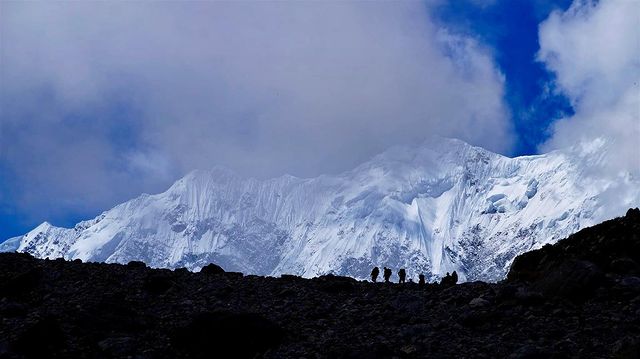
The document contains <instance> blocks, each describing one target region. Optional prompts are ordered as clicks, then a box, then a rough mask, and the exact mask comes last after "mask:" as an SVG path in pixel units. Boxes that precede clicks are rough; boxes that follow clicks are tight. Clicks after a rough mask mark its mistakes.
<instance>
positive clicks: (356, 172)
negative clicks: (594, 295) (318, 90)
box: [0, 137, 640, 281]
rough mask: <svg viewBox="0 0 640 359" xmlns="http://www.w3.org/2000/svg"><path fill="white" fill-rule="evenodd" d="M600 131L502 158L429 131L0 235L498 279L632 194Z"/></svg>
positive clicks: (205, 174) (154, 262) (74, 249)
mask: <svg viewBox="0 0 640 359" xmlns="http://www.w3.org/2000/svg"><path fill="white" fill-rule="evenodd" d="M606 148H607V143H606V141H595V142H593V143H589V144H587V145H576V146H575V147H572V148H568V149H564V150H557V151H553V152H550V153H546V154H542V155H535V156H522V157H514V158H509V157H505V156H502V155H499V154H496V153H492V152H490V151H488V150H485V149H482V148H480V147H474V146H471V145H469V144H467V143H465V142H463V141H460V140H455V139H447V138H438V137H433V138H429V139H428V140H426V141H425V142H423V143H420V144H417V145H402V146H396V147H393V148H391V149H389V150H387V151H385V152H383V153H381V154H379V155H377V156H375V157H374V158H372V159H371V160H369V161H367V162H365V163H363V164H361V165H359V166H357V167H356V168H354V169H352V170H349V171H346V172H344V173H341V174H338V175H321V176H318V177H315V178H298V177H294V176H290V175H284V176H281V177H278V178H272V179H266V180H261V179H256V178H245V177H243V176H240V175H238V174H237V173H235V172H234V171H232V170H229V169H226V168H223V167H215V168H213V169H211V170H196V171H193V172H191V173H189V174H188V175H186V176H185V177H183V178H182V179H180V180H178V181H177V182H175V183H174V184H173V185H172V186H171V187H170V188H169V189H168V190H167V191H165V192H163V193H160V194H154V195H149V194H143V195H141V196H139V197H138V198H135V199H132V200H130V201H128V202H125V203H122V204H120V205H118V206H116V207H114V208H113V209H110V210H108V211H106V212H103V213H102V214H100V215H99V216H98V217H96V218H94V219H91V220H88V221H83V222H80V223H78V224H77V225H75V227H74V228H60V227H55V226H53V225H51V224H49V223H47V222H45V223H42V224H41V225H39V226H38V227H36V228H35V229H33V230H32V231H30V232H29V233H27V234H25V235H23V236H20V237H16V238H12V239H10V240H8V241H7V242H5V243H2V244H0V251H14V250H17V251H19V252H28V253H30V254H32V255H34V256H36V257H40V258H59V257H62V258H65V259H69V260H71V259H81V260H83V261H98V262H117V263H127V262H129V261H132V260H138V261H143V262H145V263H147V264H148V265H149V266H151V267H161V268H178V267H185V268H187V269H189V270H194V271H197V270H199V269H200V268H202V267H203V266H204V265H206V264H208V263H210V262H214V263H216V264H218V265H220V266H222V267H223V268H224V269H226V270H228V271H239V272H243V273H245V274H256V275H272V276H277V275H280V274H284V273H287V274H296V275H301V276H304V277H313V276H318V275H322V274H328V273H333V274H337V275H347V276H352V277H355V278H366V277H367V276H368V274H369V272H370V271H371V268H372V267H373V266H388V267H391V268H395V269H398V268H401V267H402V268H406V270H407V274H408V277H409V278H416V277H417V275H418V274H419V273H424V274H425V275H426V277H427V278H428V279H429V280H431V281H433V280H437V279H439V278H441V277H442V276H443V275H444V273H446V272H451V271H454V270H456V271H457V272H458V273H459V276H460V278H461V280H463V281H475V280H483V281H498V280H501V279H502V278H504V276H505V275H506V273H507V271H508V269H509V266H510V265H511V262H512V261H513V259H514V258H515V257H516V256H517V255H518V254H521V253H523V252H526V251H529V250H532V249H537V248H540V247H542V246H543V245H545V244H548V243H555V242H556V241H558V240H560V239H562V238H564V237H566V236H568V235H569V234H572V233H574V232H576V231H578V230H580V229H582V228H584V227H587V226H591V225H594V224H596V223H599V222H601V221H603V220H605V219H609V218H612V217H616V216H619V215H623V214H624V212H625V211H626V209H628V208H629V207H635V206H638V205H639V204H640V183H639V182H640V181H639V180H638V178H637V176H634V175H633V174H632V173H631V172H621V173H609V172H607V171H602V170H599V168H601V167H602V166H601V165H602V162H603V161H606V157H605V156H602V155H601V154H602V153H603V152H606Z"/></svg>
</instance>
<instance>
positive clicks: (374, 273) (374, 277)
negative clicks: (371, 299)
mask: <svg viewBox="0 0 640 359" xmlns="http://www.w3.org/2000/svg"><path fill="white" fill-rule="evenodd" d="M378 274H380V269H378V267H374V268H373V270H372V271H371V281H372V282H373V283H375V282H376V281H377V280H378Z"/></svg>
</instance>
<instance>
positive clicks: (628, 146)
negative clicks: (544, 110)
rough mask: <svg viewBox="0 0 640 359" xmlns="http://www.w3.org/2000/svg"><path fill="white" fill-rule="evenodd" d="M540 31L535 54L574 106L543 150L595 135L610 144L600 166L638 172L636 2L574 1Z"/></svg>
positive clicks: (639, 21) (639, 28)
mask: <svg viewBox="0 0 640 359" xmlns="http://www.w3.org/2000/svg"><path fill="white" fill-rule="evenodd" d="M539 34H540V52H539V53H538V58H539V60H541V61H543V62H544V63H545V64H546V66H547V67H548V68H549V69H550V70H551V71H553V72H554V73H555V74H556V76H557V80H556V84H555V85H556V86H557V88H558V90H560V91H563V92H564V93H565V94H567V95H568V97H569V98H570V99H571V101H572V105H573V107H574V110H575V115H574V116H572V117H570V118H565V119H562V120H559V121H558V122H556V123H555V124H554V125H553V127H552V137H551V138H550V140H549V141H547V142H546V143H545V144H543V146H542V149H543V150H545V151H546V150H549V149H555V148H561V147H568V146H573V145H575V144H577V143H581V142H582V143H587V142H592V141H593V140H594V139H598V140H599V141H600V142H602V143H607V145H606V147H607V148H608V152H607V153H606V156H605V157H604V158H603V159H602V165H603V168H602V169H604V170H605V171H607V172H609V173H617V172H626V173H630V174H631V175H633V176H640V2H637V1H630V0H629V1H625V0H601V1H598V2H594V1H581V0H576V1H574V3H573V4H572V6H571V7H570V8H569V9H568V10H567V11H566V12H554V13H552V14H551V16H549V18H548V19H547V20H546V21H544V22H543V23H542V24H541V25H540V33H539ZM594 160H595V159H594Z"/></svg>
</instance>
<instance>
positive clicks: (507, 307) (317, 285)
mask: <svg viewBox="0 0 640 359" xmlns="http://www.w3.org/2000/svg"><path fill="white" fill-rule="evenodd" d="M639 263H640V210H638V209H635V210H629V212H628V213H627V215H626V216H625V217H621V218H617V219H613V220H611V221H607V222H604V223H602V224H600V225H597V226H595V227H592V228H588V229H585V230H583V231H580V232H579V233H576V234H574V235H572V236H570V237H569V238H567V239H565V240H563V241H561V242H560V243H558V244H556V245H554V246H546V247H544V248H542V249H540V250H537V251H533V252H530V253H527V254H524V255H522V256H520V257H518V258H517V259H516V261H515V262H514V265H513V267H512V269H511V271H510V273H509V276H508V278H507V280H505V281H503V282H501V283H498V284H487V283H480V282H476V283H465V284H461V285H456V286H453V287H448V288H445V287H442V286H438V285H428V286H426V287H418V285H417V284H413V283H408V284H404V285H398V284H380V283H378V284H373V283H365V282H357V281H355V280H352V279H349V278H342V277H332V276H326V277H320V278H315V279H310V280H307V279H301V278H297V277H291V276H284V277H283V278H263V277H256V276H244V277H243V276H242V275H241V274H237V273H224V272H223V271H222V270H221V269H220V268H219V267H215V266H210V267H207V269H206V270H205V271H203V273H190V272H188V271H186V270H176V271H170V270H158V269H155V270H154V269H149V268H147V267H146V266H144V264H142V263H130V264H129V265H126V266H123V265H115V264H100V263H84V264H83V263H80V262H75V261H74V262H65V261H62V260H54V261H49V260H38V259H34V258H32V257H30V256H28V255H25V254H0V357H1V358H19V357H37V358H45V357H46V358H55V357H60V358H67V357H101V358H102V357H104V358H109V357H132V358H180V357H207V358H208V357H230V358H241V357H254V356H258V357H268V358H281V357H304V358H316V357H318V358H325V357H326V358H340V357H350V358H376V357H398V358H412V357H457V358H464V357H473V358H482V357H485V358H496V357H513V358H537V357H541V358H565V357H620V358H637V357H638V356H639V350H640V347H639V346H640V341H639V340H638V337H640V278H639V277H640V267H639Z"/></svg>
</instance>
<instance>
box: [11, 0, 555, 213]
mask: <svg viewBox="0 0 640 359" xmlns="http://www.w3.org/2000/svg"><path fill="white" fill-rule="evenodd" d="M1 6H2V11H0V62H1V64H2V65H1V66H0V83H1V86H0V87H1V93H0V106H1V112H0V170H2V172H3V173H2V176H3V179H2V182H4V183H3V185H4V187H6V190H3V191H2V192H1V193H0V196H2V197H0V202H5V203H7V202H9V201H11V202H15V203H17V204H18V205H19V206H22V207H23V208H28V211H29V213H30V214H32V215H33V216H45V217H49V218H50V217H52V216H54V217H55V215H56V214H59V213H61V212H64V211H76V212H77V211H82V210H87V211H95V210H97V209H104V208H107V207H110V206H112V205H113V204H115V203H117V202H119V201H122V200H125V199H127V198H130V197H132V196H135V195H137V194H139V193H140V192H143V191H144V192H154V191H158V190H161V189H163V188H164V187H165V186H167V185H168V184H169V183H170V182H171V181H173V180H174V179H175V178H177V177H179V176H181V175H182V174H184V173H185V172H187V171H189V170H191V169H193V168H208V167H212V166H214V165H216V164H222V165H227V166H229V167H232V168H234V169H236V170H238V171H240V172H243V173H245V174H249V175H255V176H271V175H279V174H282V173H285V172H288V173H292V174H294V175H298V176H313V175H317V174H319V173H325V172H337V171H340V170H344V169H346V168H349V167H351V166H353V165H355V164H357V163H359V162H361V161H363V160H366V159H367V158H369V157H370V156H372V155H373V154H375V153H377V152H380V151H382V150H384V149H385V148H387V147H389V146H391V145H394V144H397V143H402V142H413V141H419V140H421V139H422V138H424V137H425V136H428V135H432V134H439V135H444V136H451V137H457V138H461V139H464V140H467V141H469V142H471V143H473V144H476V145H480V146H484V147H487V148H489V149H492V150H495V151H498V152H503V153H508V151H509V149H510V148H511V146H512V141H513V135H512V129H511V125H510V122H509V115H508V113H507V112H508V111H507V110H506V108H505V105H504V102H503V95H504V94H503V91H504V90H503V88H504V79H503V78H502V75H501V74H500V73H499V71H498V70H497V69H496V66H495V65H494V63H493V61H492V59H491V56H490V55H489V53H488V51H486V49H484V48H483V47H482V46H481V45H480V44H478V43H477V42H476V41H474V40H473V39H471V38H469V37H464V36H460V35H457V34H455V33H452V32H450V31H447V29H442V28H438V27H437V26H435V25H434V23H433V22H432V21H431V20H430V17H429V8H428V7H426V6H425V5H424V4H421V3H418V2H406V3H390V2H305V3H297V2H239V3H231V2H186V3H182V2H180V3H178V2H161V3H154V4H151V3H144V2H112V3H104V2H89V3H83V2H3V3H2V4H1ZM556 16H558V17H559V16H560V15H556ZM557 21H558V22H562V19H560V20H557Z"/></svg>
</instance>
